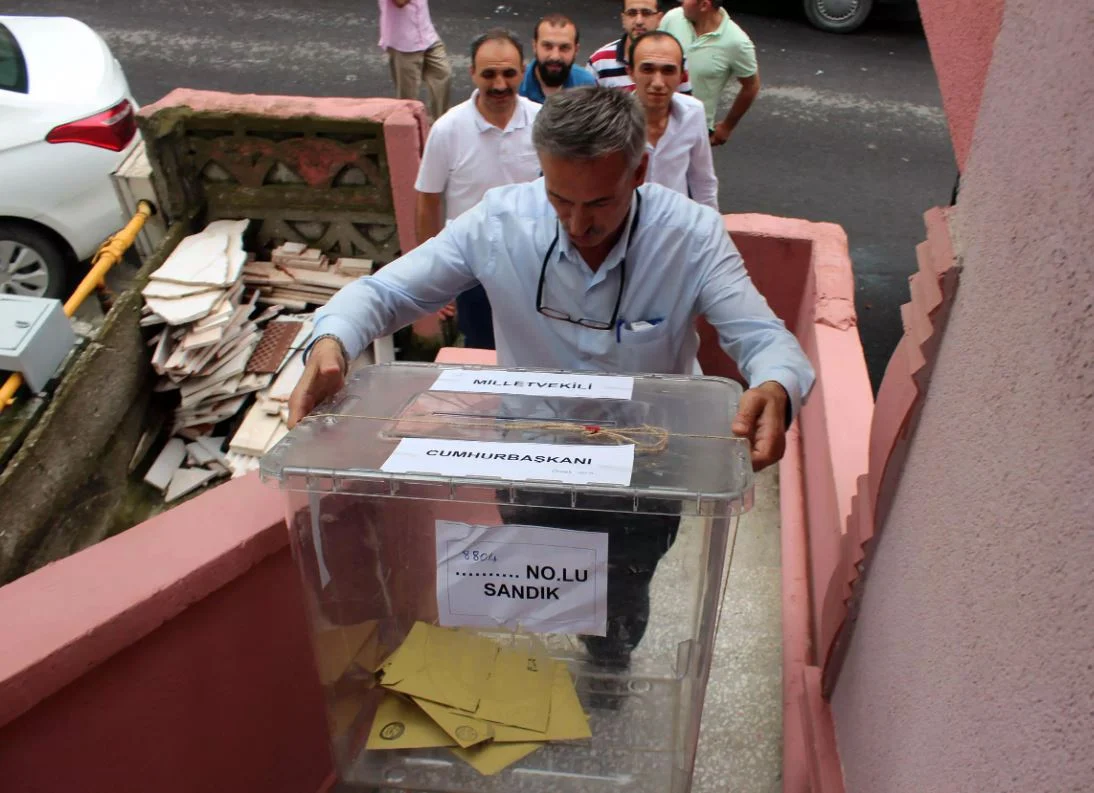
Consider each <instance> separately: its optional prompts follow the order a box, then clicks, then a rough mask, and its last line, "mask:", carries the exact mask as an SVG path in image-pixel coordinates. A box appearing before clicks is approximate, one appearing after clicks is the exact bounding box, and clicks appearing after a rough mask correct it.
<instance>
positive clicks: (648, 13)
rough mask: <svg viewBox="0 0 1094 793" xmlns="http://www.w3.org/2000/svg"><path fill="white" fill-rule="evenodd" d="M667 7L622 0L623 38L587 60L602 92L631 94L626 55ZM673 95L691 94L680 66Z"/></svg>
mask: <svg viewBox="0 0 1094 793" xmlns="http://www.w3.org/2000/svg"><path fill="white" fill-rule="evenodd" d="M666 5H667V3H666V2H665V0H623V10H622V13H621V14H620V17H621V18H622V20H623V38H620V39H616V40H615V41H612V42H609V43H607V44H605V45H604V46H603V47H601V48H600V49H598V50H597V51H596V52H594V53H593V54H592V55H591V56H590V57H589V63H588V64H587V66H588V69H589V71H591V72H592V73H593V74H594V75H596V84H597V85H602V86H604V87H606V88H619V89H621V90H623V91H633V90H634V80H632V79H631V76H630V75H629V74H628V73H627V51H628V50H629V49H630V47H631V45H632V44H633V43H634V42H635V41H636V40H637V39H638V37H639V36H641V35H643V34H644V33H649V32H650V31H652V30H657V26H658V25H659V24H661V17H662V14H663V12H664V11H665V6H666ZM676 91H677V92H678V93H681V94H690V93H691V84H690V83H689V82H688V73H687V63H686V62H685V63H684V72H683V80H682V81H681V83H680V85H679V86H677V88H676Z"/></svg>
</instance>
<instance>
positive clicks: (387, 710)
mask: <svg viewBox="0 0 1094 793" xmlns="http://www.w3.org/2000/svg"><path fill="white" fill-rule="evenodd" d="M434 746H452V747H455V746H456V742H455V741H454V740H453V739H452V738H451V737H450V736H449V735H448V734H447V733H446V732H445V731H444V730H442V729H441V728H440V727H438V726H437V725H436V723H434V721H433V720H432V719H431V718H429V716H427V715H425V713H424V712H422V710H421V709H420V708H419V707H418V706H417V705H415V704H414V703H413V702H409V701H407V700H405V699H403V698H402V697H400V696H398V695H396V694H391V693H386V694H384V699H383V701H382V702H381V703H380V707H379V708H377V709H376V716H375V717H374V718H373V720H372V729H371V730H369V734H368V741H367V742H366V743H365V747H366V748H368V749H429V748H431V747H434Z"/></svg>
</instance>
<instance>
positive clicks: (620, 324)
mask: <svg viewBox="0 0 1094 793" xmlns="http://www.w3.org/2000/svg"><path fill="white" fill-rule="evenodd" d="M664 321H665V318H664V317H651V318H650V319H640V320H638V321H637V322H627V321H626V320H624V319H620V320H618V321H617V322H616V323H615V341H616V343H620V342H622V341H623V330H624V328H625V329H626V330H629V331H630V332H631V333H642V332H643V331H647V330H650V329H651V328H655V327H657V326H658V325H660V324H661V323H662V322H664Z"/></svg>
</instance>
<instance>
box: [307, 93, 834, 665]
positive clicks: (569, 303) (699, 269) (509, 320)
mask: <svg viewBox="0 0 1094 793" xmlns="http://www.w3.org/2000/svg"><path fill="white" fill-rule="evenodd" d="M532 142H533V144H534V146H535V148H536V151H537V153H538V155H539V161H540V165H541V167H542V169H543V178H542V179H538V180H536V181H535V182H529V183H525V184H517V185H510V186H506V187H498V188H494V189H492V190H489V191H487V192H486V195H485V197H484V198H483V200H482V201H481V202H480V203H479V204H478V205H477V206H475V207H473V208H472V209H469V210H467V211H466V212H464V213H463V214H462V215H460V216H459V217H458V218H456V219H454V220H453V221H452V222H450V223H449V224H448V225H446V226H445V227H444V229H443V230H441V231H440V233H438V234H437V235H436V236H435V237H433V238H432V239H430V240H429V241H427V242H425V243H423V244H422V245H420V246H418V247H417V248H415V249H414V250H413V251H411V252H410V253H408V254H406V255H405V256H403V257H402V258H400V259H398V260H396V261H394V262H392V263H391V264H389V265H387V266H386V267H384V268H383V269H381V270H380V271H379V272H378V273H377V274H376V275H373V276H371V277H369V278H362V279H360V280H358V281H355V282H354V283H352V284H350V285H348V286H346V287H343V288H342V289H341V290H340V291H339V292H338V294H336V295H335V296H334V298H333V299H332V300H331V301H330V302H329V303H327V305H326V306H325V307H323V308H322V309H320V310H319V312H318V313H317V315H316V323H315V330H314V333H313V336H312V339H311V341H310V343H309V347H308V360H307V364H306V366H305V370H304V374H303V376H302V377H301V379H300V383H299V384H298V385H297V387H296V389H295V390H294V391H293V394H292V398H291V400H290V402H289V410H290V416H289V423H290V425H292V424H295V423H296V422H297V421H299V420H300V419H301V418H302V417H303V416H304V415H306V414H307V413H309V412H310V411H311V410H312V409H313V408H314V407H315V406H316V405H318V404H319V403H320V402H321V401H323V400H324V399H326V398H327V397H330V396H333V395H334V394H335V393H337V392H338V391H339V390H340V389H341V388H342V385H343V382H344V380H345V376H346V371H347V367H348V362H349V361H351V360H352V359H353V358H355V357H356V356H357V355H358V354H360V352H361V351H362V350H363V349H365V348H366V347H367V346H368V344H369V343H371V341H372V340H373V339H376V338H379V337H381V336H386V335H389V334H391V333H393V332H395V331H396V330H398V329H399V328H402V327H404V326H406V325H408V324H410V323H411V322H413V321H414V320H415V319H417V318H418V317H421V316H424V315H427V314H430V313H433V312H436V311H437V310H438V309H440V308H441V307H442V306H444V305H446V304H447V303H448V302H449V301H450V300H452V298H453V297H454V296H455V295H457V294H459V293H461V292H463V291H465V290H467V289H470V288H472V287H474V286H476V285H478V284H481V285H482V286H483V287H484V288H485V289H486V292H487V295H488V296H489V298H490V303H491V305H492V306H493V308H494V327H495V328H496V330H497V350H498V363H499V364H500V365H502V366H509V367H514V366H515V367H528V368H546V369H565V370H583V371H601V372H621V373H622V372H649V373H665V374H689V373H690V372H691V371H692V364H693V362H694V360H695V353H696V351H697V350H698V346H699V339H698V334H697V333H696V330H695V320H696V318H697V317H699V316H705V317H706V318H707V320H708V321H709V322H710V323H711V324H712V325H713V326H714V328H715V329H717V331H718V337H719V341H720V343H721V345H722V348H723V349H725V351H726V352H727V353H728V354H729V355H730V356H731V357H732V358H733V359H734V360H736V362H737V365H738V367H739V368H740V370H741V372H742V373H743V374H744V376H745V377H746V378H747V379H748V382H749V384H750V386H751V387H750V388H749V389H748V390H747V391H746V392H745V393H744V395H743V396H742V398H741V402H740V406H739V410H738V414H737V416H736V418H735V419H734V422H733V432H734V433H736V434H737V435H740V436H742V437H746V438H748V439H749V441H750V442H751V445H752V465H753V467H754V468H756V469H757V470H758V469H760V468H763V467H765V466H767V465H770V464H771V463H773V462H775V461H776V460H778V459H779V458H780V457H781V456H782V454H783V450H784V448H785V433H786V427H787V425H788V424H789V422H790V420H791V419H792V418H793V415H794V414H795V413H796V412H797V410H798V408H799V406H800V405H801V401H802V399H803V398H804V397H805V395H806V394H807V393H808V392H809V389H810V387H811V386H812V384H813V369H812V367H811V366H810V364H809V361H808V360H807V359H806V357H805V354H804V353H803V352H802V349H801V347H799V346H798V343H797V341H796V340H795V338H794V336H793V335H791V334H790V333H789V332H788V331H787V330H786V328H785V327H784V326H783V323H782V322H781V321H779V319H777V318H776V317H775V315H774V314H772V313H771V309H770V308H768V306H767V303H766V301H765V300H764V299H763V297H761V296H760V294H759V293H758V292H757V291H756V288H755V287H754V286H753V285H752V282H751V280H749V277H748V274H747V273H746V272H745V269H744V263H743V262H742V260H741V256H740V254H739V253H738V252H737V250H736V248H735V247H734V245H733V242H732V241H731V240H730V238H729V235H728V234H726V231H725V228H724V226H723V225H722V218H721V216H720V215H719V214H718V213H717V212H716V211H715V210H714V209H712V208H711V207H709V206H702V205H700V204H698V203H696V202H694V201H692V200H690V199H689V198H688V197H687V196H685V195H681V194H680V193H677V192H675V191H673V190H670V189H669V188H666V187H663V186H661V185H658V184H644V181H645V177H646V170H647V167H648V160H649V154H648V152H647V148H646V121H645V118H644V114H643V112H642V108H641V106H640V105H639V104H638V102H637V101H636V100H635V98H634V97H633V96H632V95H631V94H629V93H626V92H624V91H619V90H616V89H613V88H602V87H599V86H589V87H585V88H574V89H572V90H569V91H563V92H560V93H558V94H555V95H553V96H551V97H549V98H548V99H547V102H546V103H545V104H544V105H543V108H542V109H541V110H540V112H539V114H538V115H537V116H536V120H535V123H534V125H533V129H532ZM559 495H560V494H558V493H539V494H538V495H537V494H523V495H522V498H521V505H520V506H514V505H507V504H501V505H500V506H499V512H500V514H501V517H502V519H503V520H504V521H505V522H507V523H518V524H526V525H534V526H558V527H560V528H568V529H576V530H580V531H591V532H598V533H606V534H608V535H609V541H608V603H607V611H608V624H607V633H606V635H605V636H584V637H582V641H583V642H584V644H585V646H586V648H587V650H588V652H589V655H590V657H591V659H592V660H593V661H594V662H596V663H597V664H598V665H600V666H602V667H604V668H605V669H614V670H619V669H625V668H627V666H628V665H629V663H630V658H631V654H632V652H633V651H634V649H635V648H636V647H637V646H638V644H639V642H640V641H641V640H642V637H643V636H644V635H645V633H646V628H647V625H648V623H649V616H650V594H649V589H650V583H651V581H652V579H653V576H654V573H655V571H656V569H657V566H658V563H659V562H660V560H661V558H662V557H663V556H664V554H665V553H666V552H667V551H668V550H669V548H671V547H672V544H673V542H674V541H675V539H676V532H677V529H678V526H679V522H680V518H679V513H678V510H675V509H672V508H667V509H666V510H665V511H663V512H659V513H656V514H636V515H632V516H627V517H626V518H623V517H620V516H619V515H618V514H616V513H613V512H610V511H602V510H601V509H600V508H599V507H597V506H596V504H595V503H592V502H590V504H591V506H590V507H589V508H585V509H558V508H557V507H560V506H567V507H568V506H569V503H568V502H567V503H566V504H562V503H557V497H559ZM591 498H594V499H595V496H591Z"/></svg>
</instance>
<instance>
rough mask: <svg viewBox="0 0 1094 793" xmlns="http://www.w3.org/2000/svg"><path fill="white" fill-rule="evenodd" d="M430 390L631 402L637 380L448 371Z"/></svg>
mask: <svg viewBox="0 0 1094 793" xmlns="http://www.w3.org/2000/svg"><path fill="white" fill-rule="evenodd" d="M429 390H430V391H460V392H464V393H472V394H524V395H526V396H556V397H586V398H589V399H630V398H631V394H632V393H634V378H633V377H616V376H610V375H596V374H545V373H540V372H511V371H507V370H505V369H445V370H444V371H442V372H441V373H440V375H438V376H437V379H436V380H435V381H434V382H433V385H431V386H430V387H429Z"/></svg>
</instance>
